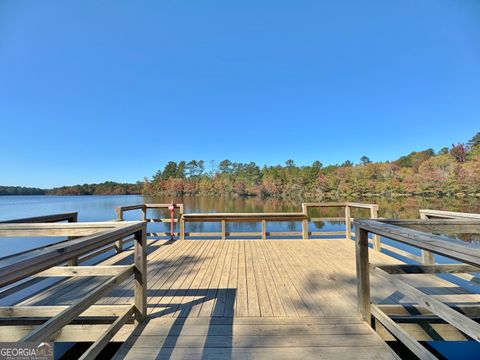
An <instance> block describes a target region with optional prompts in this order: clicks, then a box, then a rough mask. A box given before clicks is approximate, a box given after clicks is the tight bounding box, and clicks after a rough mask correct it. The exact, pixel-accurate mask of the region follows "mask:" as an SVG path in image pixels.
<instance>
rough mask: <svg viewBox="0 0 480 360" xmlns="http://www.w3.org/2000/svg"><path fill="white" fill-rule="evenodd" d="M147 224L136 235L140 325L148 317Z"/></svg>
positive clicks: (135, 284)
mask: <svg viewBox="0 0 480 360" xmlns="http://www.w3.org/2000/svg"><path fill="white" fill-rule="evenodd" d="M146 229H147V227H146V224H145V223H144V224H143V229H142V230H140V231H137V232H136V233H135V235H134V242H135V245H134V246H135V272H134V284H133V291H134V297H135V299H134V304H135V323H136V325H138V324H139V323H140V322H141V321H143V320H144V319H145V316H146V315H147V236H146V235H147V234H146V231H147V230H146Z"/></svg>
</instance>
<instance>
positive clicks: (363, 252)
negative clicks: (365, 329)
mask: <svg viewBox="0 0 480 360" xmlns="http://www.w3.org/2000/svg"><path fill="white" fill-rule="evenodd" d="M355 247H356V266H357V297H358V311H359V312H360V314H361V315H362V317H363V319H364V320H365V321H366V322H368V323H369V324H371V310H370V274H369V272H370V268H369V261H368V231H366V230H364V229H362V228H360V227H359V226H358V225H357V226H356V227H355Z"/></svg>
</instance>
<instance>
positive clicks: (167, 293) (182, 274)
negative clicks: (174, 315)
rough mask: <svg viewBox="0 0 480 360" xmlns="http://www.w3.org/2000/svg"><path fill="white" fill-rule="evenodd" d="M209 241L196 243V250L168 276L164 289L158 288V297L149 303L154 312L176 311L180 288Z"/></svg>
mask: <svg viewBox="0 0 480 360" xmlns="http://www.w3.org/2000/svg"><path fill="white" fill-rule="evenodd" d="M207 244H208V242H200V241H199V244H195V245H196V246H195V248H194V250H193V251H192V252H191V253H189V254H188V255H186V256H185V258H184V261H183V263H182V266H179V267H177V268H176V269H175V270H174V271H173V272H172V273H171V275H170V276H169V277H168V279H167V280H166V282H165V283H164V285H163V286H162V289H156V292H155V294H156V296H155V297H156V299H153V301H152V302H151V303H149V304H152V305H153V306H154V309H153V310H152V312H156V313H157V316H162V315H165V314H166V313H167V312H168V313H171V312H172V311H175V301H176V300H177V296H176V295H177V293H178V292H179V288H180V286H181V284H182V283H183V281H184V280H185V278H186V277H188V274H189V273H190V271H191V270H192V269H193V267H194V266H195V264H196V263H197V258H198V256H199V254H200V255H201V253H202V251H203V250H204V249H205V247H206V245H207Z"/></svg>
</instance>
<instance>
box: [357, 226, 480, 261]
mask: <svg viewBox="0 0 480 360" xmlns="http://www.w3.org/2000/svg"><path fill="white" fill-rule="evenodd" d="M417 221H420V220H417ZM424 221H430V220H424ZM442 221H448V220H442ZM455 221H460V220H455ZM462 221H465V220H462ZM354 224H355V225H356V226H361V227H362V228H363V229H365V230H367V231H369V232H372V233H375V234H377V235H381V236H384V237H387V238H390V239H393V240H396V241H400V242H403V243H405V244H408V245H412V246H415V247H418V248H420V249H424V250H428V251H431V252H433V253H436V254H440V255H443V256H446V257H449V258H451V259H454V260H459V261H461V262H465V263H468V264H471V265H475V266H480V249H478V248H475V247H473V246H468V245H467V244H463V243H461V242H454V241H451V239H449V238H447V237H444V236H440V235H434V234H430V233H425V232H421V231H417V230H412V229H407V228H405V227H403V226H401V225H400V226H398V223H397V226H395V225H392V224H387V223H385V222H383V220H355V221H354Z"/></svg>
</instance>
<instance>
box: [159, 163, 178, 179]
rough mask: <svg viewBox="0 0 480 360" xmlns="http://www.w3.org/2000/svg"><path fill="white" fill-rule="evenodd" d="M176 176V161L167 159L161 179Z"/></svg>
mask: <svg viewBox="0 0 480 360" xmlns="http://www.w3.org/2000/svg"><path fill="white" fill-rule="evenodd" d="M176 176H177V163H176V162H175V161H169V162H168V163H167V165H165V168H164V169H163V171H162V179H164V180H168V179H174V178H175V177H176Z"/></svg>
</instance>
